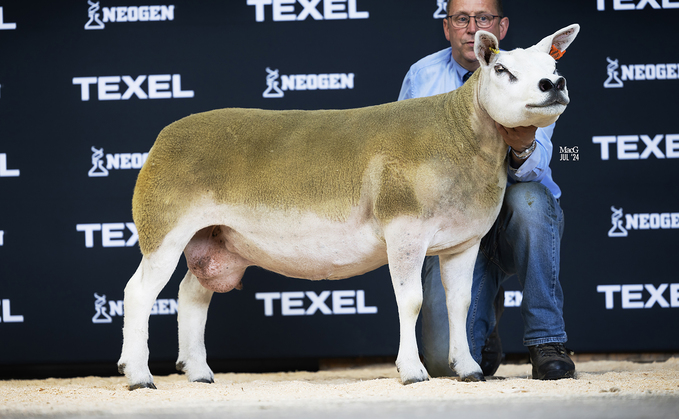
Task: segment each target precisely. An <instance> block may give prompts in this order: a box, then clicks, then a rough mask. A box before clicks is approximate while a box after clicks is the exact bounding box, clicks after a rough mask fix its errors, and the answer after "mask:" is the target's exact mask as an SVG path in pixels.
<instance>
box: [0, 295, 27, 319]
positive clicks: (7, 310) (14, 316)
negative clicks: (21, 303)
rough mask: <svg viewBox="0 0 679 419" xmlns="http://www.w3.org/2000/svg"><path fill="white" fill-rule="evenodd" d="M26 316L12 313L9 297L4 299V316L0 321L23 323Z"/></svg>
mask: <svg viewBox="0 0 679 419" xmlns="http://www.w3.org/2000/svg"><path fill="white" fill-rule="evenodd" d="M23 322H24V316H22V315H20V314H12V307H11V305H10V301H9V300H8V299H5V300H2V317H0V323H23Z"/></svg>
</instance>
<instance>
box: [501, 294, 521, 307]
mask: <svg viewBox="0 0 679 419" xmlns="http://www.w3.org/2000/svg"><path fill="white" fill-rule="evenodd" d="M521 301H523V292H521V291H505V303H504V306H505V307H521Z"/></svg>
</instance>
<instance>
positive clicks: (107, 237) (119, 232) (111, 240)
mask: <svg viewBox="0 0 679 419" xmlns="http://www.w3.org/2000/svg"><path fill="white" fill-rule="evenodd" d="M75 229H76V231H80V232H83V233H85V247H87V248H92V247H94V232H95V231H101V247H132V246H134V245H135V244H137V241H138V240H139V236H138V234H137V226H136V225H134V223H102V224H77V225H76V226H75ZM125 229H127V230H128V231H129V232H130V234H131V235H130V236H129V237H128V238H125V234H124V231H125Z"/></svg>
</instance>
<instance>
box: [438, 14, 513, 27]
mask: <svg viewBox="0 0 679 419" xmlns="http://www.w3.org/2000/svg"><path fill="white" fill-rule="evenodd" d="M446 17H447V18H451V19H450V21H451V23H452V25H453V28H456V29H463V28H466V27H467V26H469V22H471V18H472V17H473V18H474V22H476V26H477V27H479V28H481V29H486V28H490V27H491V26H492V25H493V20H495V18H496V17H500V16H497V15H491V14H490V13H483V14H480V15H477V16H470V15H468V14H466V13H460V14H458V15H449V16H446Z"/></svg>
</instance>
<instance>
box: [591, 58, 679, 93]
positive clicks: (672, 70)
mask: <svg viewBox="0 0 679 419" xmlns="http://www.w3.org/2000/svg"><path fill="white" fill-rule="evenodd" d="M606 61H608V65H607V66H606V74H607V75H608V78H606V80H605V81H604V87H605V88H606V89H615V88H621V87H625V83H624V82H625V81H642V80H643V81H649V80H677V79H679V64H677V63H663V64H622V65H621V64H620V62H619V61H618V59H617V58H616V59H615V60H613V59H611V58H610V57H606ZM618 69H620V71H618Z"/></svg>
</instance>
